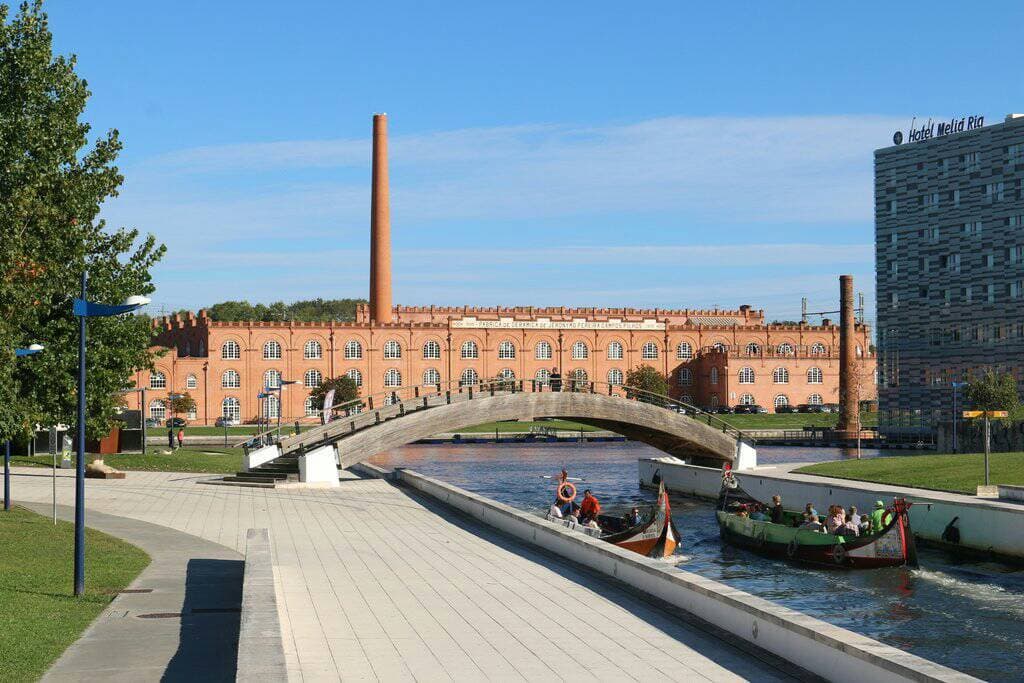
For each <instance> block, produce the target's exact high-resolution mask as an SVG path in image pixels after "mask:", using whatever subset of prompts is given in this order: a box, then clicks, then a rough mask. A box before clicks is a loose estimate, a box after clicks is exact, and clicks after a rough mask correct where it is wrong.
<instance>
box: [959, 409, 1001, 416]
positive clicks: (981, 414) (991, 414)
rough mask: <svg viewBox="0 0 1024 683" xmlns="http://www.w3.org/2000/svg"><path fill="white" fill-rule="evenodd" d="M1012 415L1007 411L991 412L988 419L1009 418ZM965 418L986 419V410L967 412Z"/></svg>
mask: <svg viewBox="0 0 1024 683" xmlns="http://www.w3.org/2000/svg"><path fill="white" fill-rule="evenodd" d="M1009 416H1010V413H1009V412H1007V411H1005V410H989V411H988V417H1009ZM964 417H985V411H984V410H965V411H964Z"/></svg>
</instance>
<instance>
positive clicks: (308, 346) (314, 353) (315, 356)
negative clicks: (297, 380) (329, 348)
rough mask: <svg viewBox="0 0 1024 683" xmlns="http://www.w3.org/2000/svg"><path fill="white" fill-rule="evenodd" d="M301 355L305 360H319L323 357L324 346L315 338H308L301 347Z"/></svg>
mask: <svg viewBox="0 0 1024 683" xmlns="http://www.w3.org/2000/svg"><path fill="white" fill-rule="evenodd" d="M302 357H303V358H305V359H306V360H320V359H321V358H323V357H324V347H323V346H322V345H321V344H320V342H318V341H317V340H315V339H310V340H309V341H308V342H306V343H305V345H303V347H302Z"/></svg>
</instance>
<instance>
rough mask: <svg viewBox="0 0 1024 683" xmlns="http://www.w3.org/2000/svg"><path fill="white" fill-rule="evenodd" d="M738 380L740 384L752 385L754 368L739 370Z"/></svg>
mask: <svg viewBox="0 0 1024 683" xmlns="http://www.w3.org/2000/svg"><path fill="white" fill-rule="evenodd" d="M739 380H740V384H753V383H754V368H740V374H739Z"/></svg>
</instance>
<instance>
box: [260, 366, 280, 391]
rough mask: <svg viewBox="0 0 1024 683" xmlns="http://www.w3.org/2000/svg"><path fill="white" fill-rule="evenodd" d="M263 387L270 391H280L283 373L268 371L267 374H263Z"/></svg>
mask: <svg viewBox="0 0 1024 683" xmlns="http://www.w3.org/2000/svg"><path fill="white" fill-rule="evenodd" d="M263 386H265V387H266V388H268V389H280V388H281V371H280V370H267V371H266V372H265V373H263Z"/></svg>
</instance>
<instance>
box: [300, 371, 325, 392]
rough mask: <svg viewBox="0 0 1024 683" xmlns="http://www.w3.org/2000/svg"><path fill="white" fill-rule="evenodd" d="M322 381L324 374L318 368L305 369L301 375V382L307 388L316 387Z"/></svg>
mask: <svg viewBox="0 0 1024 683" xmlns="http://www.w3.org/2000/svg"><path fill="white" fill-rule="evenodd" d="M323 381H324V376H323V374H322V373H321V372H320V371H319V370H306V374H305V375H303V377H302V384H303V385H304V386H305V387H306V388H307V389H316V388H317V387H318V386H320V385H321V384H322V383H323Z"/></svg>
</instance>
